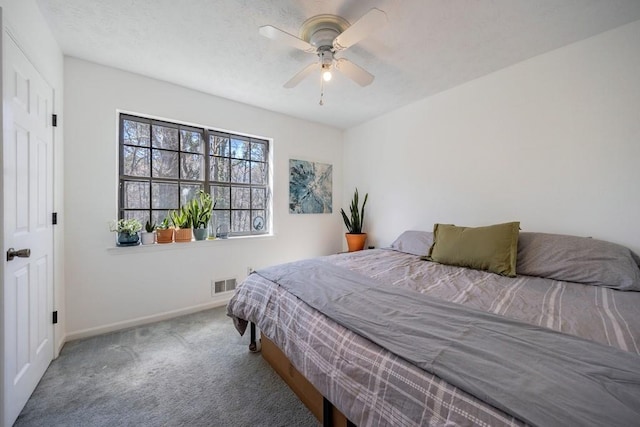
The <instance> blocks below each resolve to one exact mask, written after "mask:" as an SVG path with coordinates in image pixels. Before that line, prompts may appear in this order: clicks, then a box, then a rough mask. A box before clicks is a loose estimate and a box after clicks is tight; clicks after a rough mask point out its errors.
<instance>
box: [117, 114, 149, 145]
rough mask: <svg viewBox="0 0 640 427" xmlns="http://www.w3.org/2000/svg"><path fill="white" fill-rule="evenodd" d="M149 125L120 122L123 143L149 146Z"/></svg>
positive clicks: (129, 121) (127, 121) (126, 121)
mask: <svg viewBox="0 0 640 427" xmlns="http://www.w3.org/2000/svg"><path fill="white" fill-rule="evenodd" d="M149 128H150V126H149V124H148V123H140V122H134V121H131V120H123V121H122V136H123V141H122V142H123V143H124V144H128V145H140V146H143V147H148V146H149V133H150V132H149Z"/></svg>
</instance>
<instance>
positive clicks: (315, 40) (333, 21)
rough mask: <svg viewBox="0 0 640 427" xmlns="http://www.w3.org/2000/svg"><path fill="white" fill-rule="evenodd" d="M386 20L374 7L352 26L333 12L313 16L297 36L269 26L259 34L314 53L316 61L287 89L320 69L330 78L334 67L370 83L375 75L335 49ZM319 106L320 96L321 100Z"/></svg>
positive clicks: (355, 80)
mask: <svg viewBox="0 0 640 427" xmlns="http://www.w3.org/2000/svg"><path fill="white" fill-rule="evenodd" d="M386 23H387V15H386V14H385V13H384V12H383V11H381V10H379V9H376V8H373V9H371V10H369V11H368V12H367V13H366V14H364V15H363V16H362V17H361V18H360V19H358V20H357V21H356V22H355V23H354V24H353V25H349V22H348V21H347V20H346V19H344V18H341V17H340V16H336V15H317V16H313V17H311V18H309V19H307V20H306V21H304V23H303V24H302V27H300V37H296V36H294V35H292V34H289V33H287V32H286V31H283V30H281V29H279V28H276V27H274V26H271V25H265V26H262V27H260V34H261V35H263V36H264V37H267V38H269V39H272V40H276V41H278V42H282V43H285V44H287V45H289V46H291V47H294V48H296V49H299V50H302V51H304V52H308V53H315V54H316V55H317V56H318V59H319V60H318V61H316V62H314V63H313V64H309V65H308V66H306V67H305V68H303V69H302V70H301V71H300V72H298V73H297V74H296V75H294V76H293V77H292V78H291V79H290V80H289V81H287V82H286V83H285V84H284V87H286V88H292V87H295V86H297V85H298V83H300V82H301V81H302V80H304V79H305V78H306V77H307V76H309V75H311V74H312V73H313V72H314V71H319V70H321V71H322V78H323V80H324V81H329V80H331V70H332V69H333V68H335V69H337V70H338V71H340V72H342V73H343V74H344V75H346V76H347V77H349V78H350V79H351V80H353V81H354V82H356V83H358V84H359V85H360V86H367V85H369V84H371V82H372V81H373V79H374V76H373V75H372V74H371V73H369V72H368V71H366V70H364V69H363V68H361V67H359V66H358V65H356V64H354V63H353V62H351V61H349V60H348V59H346V58H336V57H335V54H336V53H337V52H340V51H343V50H345V49H348V48H349V47H351V46H353V45H354V44H356V43H358V42H359V41H360V40H362V39H364V38H365V37H367V36H368V35H369V34H370V33H372V32H373V31H374V30H376V29H378V28H380V27H381V26H383V25H385V24H386ZM320 105H322V99H321V100H320Z"/></svg>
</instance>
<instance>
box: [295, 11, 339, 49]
mask: <svg viewBox="0 0 640 427" xmlns="http://www.w3.org/2000/svg"><path fill="white" fill-rule="evenodd" d="M347 28H349V22H348V21H347V20H346V19H344V18H341V17H339V16H335V15H317V16H313V17H311V18H309V19H307V20H306V21H304V22H303V23H302V26H301V27H300V38H301V39H302V40H305V41H307V42H308V43H309V44H310V45H312V46H314V47H316V48H318V54H320V48H323V47H325V46H326V47H328V48H329V49H332V44H333V40H334V39H335V38H336V37H338V36H339V35H340V34H341V33H342V32H344V30H346V29H347Z"/></svg>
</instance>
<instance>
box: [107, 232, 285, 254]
mask: <svg viewBox="0 0 640 427" xmlns="http://www.w3.org/2000/svg"><path fill="white" fill-rule="evenodd" d="M274 237H275V235H274V234H260V235H254V236H237V237H229V238H228V239H213V240H192V241H190V242H179V243H176V242H172V243H154V244H153V245H142V244H140V245H136V246H109V247H108V248H107V252H109V253H111V254H114V255H131V254H134V253H150V252H159V251H167V250H169V251H173V250H182V249H189V248H196V247H200V248H202V247H211V246H215V245H221V244H225V243H226V244H233V243H234V242H247V241H251V240H256V239H257V240H265V239H272V238H274Z"/></svg>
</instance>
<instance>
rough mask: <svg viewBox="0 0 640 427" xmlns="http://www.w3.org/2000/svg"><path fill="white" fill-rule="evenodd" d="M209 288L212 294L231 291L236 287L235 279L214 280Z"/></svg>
mask: <svg viewBox="0 0 640 427" xmlns="http://www.w3.org/2000/svg"><path fill="white" fill-rule="evenodd" d="M211 288H212V289H211V290H212V293H211V295H212V296H213V295H215V294H219V293H221V292H229V291H233V290H234V289H235V288H236V279H223V280H215V281H214V282H213V286H212V287H211Z"/></svg>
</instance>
